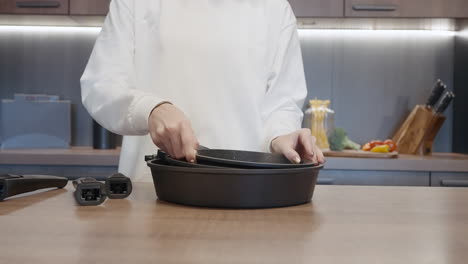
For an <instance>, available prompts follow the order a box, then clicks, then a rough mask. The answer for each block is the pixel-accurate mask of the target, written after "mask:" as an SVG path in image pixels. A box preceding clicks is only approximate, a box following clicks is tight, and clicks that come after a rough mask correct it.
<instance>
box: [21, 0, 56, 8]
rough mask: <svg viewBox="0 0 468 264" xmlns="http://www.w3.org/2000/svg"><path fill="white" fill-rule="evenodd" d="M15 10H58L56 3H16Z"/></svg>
mask: <svg viewBox="0 0 468 264" xmlns="http://www.w3.org/2000/svg"><path fill="white" fill-rule="evenodd" d="M16 7H17V8H59V7H60V2H58V1H20V2H16Z"/></svg>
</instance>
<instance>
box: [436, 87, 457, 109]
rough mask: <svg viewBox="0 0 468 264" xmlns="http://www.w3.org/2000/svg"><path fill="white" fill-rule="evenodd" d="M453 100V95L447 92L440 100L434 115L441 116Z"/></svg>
mask: <svg viewBox="0 0 468 264" xmlns="http://www.w3.org/2000/svg"><path fill="white" fill-rule="evenodd" d="M454 98H455V94H454V93H452V92H447V93H446V94H445V95H444V97H443V98H442V99H441V101H440V104H439V105H438V106H437V109H436V113H438V114H441V113H443V112H445V110H447V108H448V106H449V105H450V103H451V102H452V101H453V99H454Z"/></svg>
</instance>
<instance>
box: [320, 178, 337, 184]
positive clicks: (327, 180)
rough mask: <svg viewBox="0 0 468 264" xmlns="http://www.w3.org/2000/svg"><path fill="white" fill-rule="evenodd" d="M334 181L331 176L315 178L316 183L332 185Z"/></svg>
mask: <svg viewBox="0 0 468 264" xmlns="http://www.w3.org/2000/svg"><path fill="white" fill-rule="evenodd" d="M334 183H335V179H333V178H321V179H318V180H317V184H318V185H333V184H334Z"/></svg>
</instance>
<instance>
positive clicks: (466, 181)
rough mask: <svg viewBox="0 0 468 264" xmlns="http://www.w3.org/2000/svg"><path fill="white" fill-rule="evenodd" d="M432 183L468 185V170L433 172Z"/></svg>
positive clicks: (433, 184) (456, 185)
mask: <svg viewBox="0 0 468 264" xmlns="http://www.w3.org/2000/svg"><path fill="white" fill-rule="evenodd" d="M431 185H432V186H440V187H468V172H463V173H454V172H433V173H431Z"/></svg>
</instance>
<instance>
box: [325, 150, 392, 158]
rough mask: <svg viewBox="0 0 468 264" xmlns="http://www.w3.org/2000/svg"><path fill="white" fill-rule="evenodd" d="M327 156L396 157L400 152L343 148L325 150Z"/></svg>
mask: <svg viewBox="0 0 468 264" xmlns="http://www.w3.org/2000/svg"><path fill="white" fill-rule="evenodd" d="M323 154H324V155H325V157H337V158H363V159H396V158H398V152H390V153H375V152H371V151H363V150H346V149H345V150H343V151H331V150H327V151H324V152H323Z"/></svg>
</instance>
